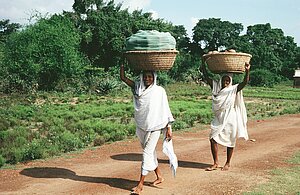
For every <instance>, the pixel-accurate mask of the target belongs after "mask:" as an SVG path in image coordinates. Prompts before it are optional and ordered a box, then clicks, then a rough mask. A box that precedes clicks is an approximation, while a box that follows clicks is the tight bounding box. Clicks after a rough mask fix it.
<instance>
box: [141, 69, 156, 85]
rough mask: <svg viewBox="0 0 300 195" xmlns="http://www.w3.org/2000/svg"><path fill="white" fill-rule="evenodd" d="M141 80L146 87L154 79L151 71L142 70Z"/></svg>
mask: <svg viewBox="0 0 300 195" xmlns="http://www.w3.org/2000/svg"><path fill="white" fill-rule="evenodd" d="M143 81H144V85H145V86H146V87H149V86H150V85H151V84H152V83H153V81H154V76H153V73H152V72H144V73H143Z"/></svg>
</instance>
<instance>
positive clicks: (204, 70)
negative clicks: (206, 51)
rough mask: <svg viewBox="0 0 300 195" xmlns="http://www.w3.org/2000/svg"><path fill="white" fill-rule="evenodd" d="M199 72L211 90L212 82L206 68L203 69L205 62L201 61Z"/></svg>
mask: <svg viewBox="0 0 300 195" xmlns="http://www.w3.org/2000/svg"><path fill="white" fill-rule="evenodd" d="M200 70H201V72H202V73H203V76H204V79H205V80H206V82H207V84H208V85H209V86H210V88H213V81H212V79H211V78H209V76H208V73H207V70H206V67H205V61H204V60H202V65H201V68H200Z"/></svg>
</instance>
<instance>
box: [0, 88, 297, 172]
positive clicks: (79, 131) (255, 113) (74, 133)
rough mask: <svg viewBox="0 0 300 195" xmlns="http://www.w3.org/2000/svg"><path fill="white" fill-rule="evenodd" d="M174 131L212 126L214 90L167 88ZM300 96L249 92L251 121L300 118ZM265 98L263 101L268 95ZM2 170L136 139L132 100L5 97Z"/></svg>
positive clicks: (1, 103) (0, 120) (124, 94)
mask: <svg viewBox="0 0 300 195" xmlns="http://www.w3.org/2000/svg"><path fill="white" fill-rule="evenodd" d="M165 88H166V91H167V94H168V98H169V104H170V108H171V111H172V114H173V115H174V118H175V122H174V123H173V130H174V131H178V130H184V129H187V128H190V127H193V126H194V125H195V124H196V123H198V124H199V123H200V124H209V123H210V121H211V119H212V117H213V114H212V111H211V93H210V89H209V87H205V86H199V85H196V84H193V83H175V84H170V85H168V86H166V87H165ZM299 92H300V90H299V89H293V88H291V87H288V86H278V89H277V87H276V88H256V87H255V88H252V87H246V88H245V90H244V96H245V102H246V108H247V113H248V117H249V120H259V119H264V118H268V117H272V116H277V115H283V114H295V113H300V93H299ZM262 94H263V95H262ZM0 97H1V98H0V167H1V166H2V165H3V164H5V163H6V164H16V163H18V162H24V161H28V160H34V159H45V158H49V157H53V156H57V155H60V154H63V153H66V152H70V151H77V150H81V149H83V148H86V147H94V146H100V145H102V144H104V143H107V142H113V141H118V140H122V139H126V138H128V137H131V136H134V135H135V123H134V120H133V111H134V110H133V104H132V94H131V91H130V90H128V89H125V90H121V91H120V90H119V91H114V92H112V93H110V94H108V95H106V96H99V95H93V94H81V95H74V94H71V93H47V92H38V93H36V94H25V95H24V94H23V95H22V94H11V95H4V94H2V95H1V94H0Z"/></svg>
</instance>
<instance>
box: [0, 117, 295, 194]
mask: <svg viewBox="0 0 300 195" xmlns="http://www.w3.org/2000/svg"><path fill="white" fill-rule="evenodd" d="M299 127H300V114H297V115H286V116H281V117H276V118H272V119H268V120H261V121H250V122H249V123H248V131H249V135H250V138H251V139H255V140H256V141H255V142H252V141H247V142H246V141H243V140H238V142H237V147H236V149H235V152H234V156H233V160H232V165H231V169H230V170H229V171H221V170H216V171H211V172H207V171H205V170H204V169H205V167H207V166H209V165H210V164H211V163H212V158H211V154H210V148H209V141H208V138H207V136H208V133H209V130H208V128H209V127H207V128H206V129H207V130H204V131H197V128H194V129H192V130H191V131H189V132H175V133H174V147H175V152H176V154H177V157H178V159H179V168H178V170H177V176H176V178H173V176H172V175H171V171H170V169H169V166H168V161H167V158H166V157H165V156H164V155H163V153H162V152H161V145H162V144H161V141H160V143H159V144H158V156H159V162H160V167H161V169H162V172H163V174H164V177H165V181H164V183H162V184H161V185H160V186H159V187H152V186H150V185H148V184H149V182H151V181H153V180H154V179H155V177H154V173H150V174H149V175H148V176H147V177H146V185H145V187H144V190H143V193H142V194H149V195H150V194H160V195H161V194H238V193H240V192H245V191H248V190H250V189H251V188H252V187H253V186H255V185H257V184H260V183H263V182H266V181H268V179H269V178H270V175H269V170H271V169H274V168H276V167H285V166H291V165H289V164H288V163H286V162H285V159H287V158H290V157H291V155H292V154H294V152H295V151H299V150H300V139H299V138H300V128H299ZM219 150H220V154H219V157H220V161H221V162H222V163H224V162H225V160H226V159H225V158H226V152H225V148H223V147H220V149H219ZM140 161H141V148H140V145H139V143H138V142H137V140H136V139H132V140H126V141H121V142H116V143H113V144H107V145H104V146H101V147H99V148H97V149H94V150H87V151H84V152H83V153H80V154H69V155H66V156H64V157H59V158H55V159H50V160H45V161H34V162H30V163H27V164H25V165H19V166H17V169H15V170H0V194H129V193H130V189H131V188H132V187H134V186H135V185H136V183H137V180H138V178H139V171H140Z"/></svg>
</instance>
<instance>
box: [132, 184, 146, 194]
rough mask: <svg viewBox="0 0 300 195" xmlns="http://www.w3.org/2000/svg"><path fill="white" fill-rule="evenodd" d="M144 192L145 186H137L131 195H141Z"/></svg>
mask: <svg viewBox="0 0 300 195" xmlns="http://www.w3.org/2000/svg"><path fill="white" fill-rule="evenodd" d="M142 191H143V186H136V187H134V188H132V189H131V192H130V194H136V195H137V194H141V192H142Z"/></svg>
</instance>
